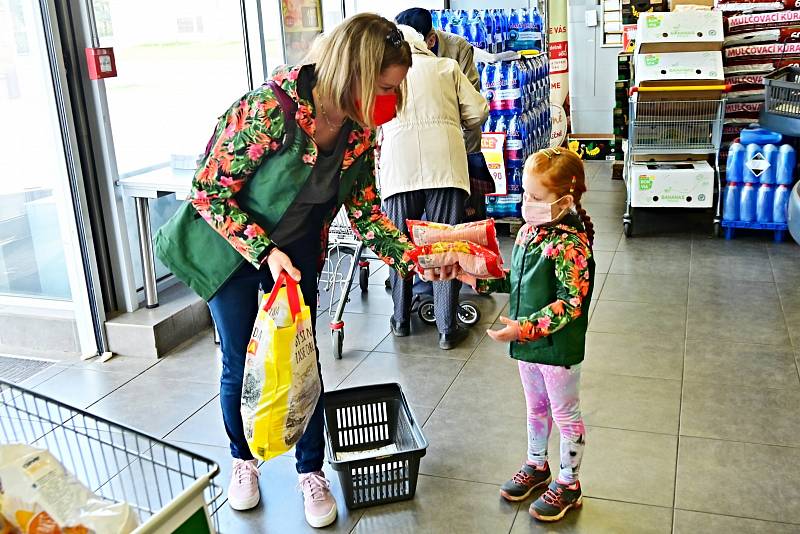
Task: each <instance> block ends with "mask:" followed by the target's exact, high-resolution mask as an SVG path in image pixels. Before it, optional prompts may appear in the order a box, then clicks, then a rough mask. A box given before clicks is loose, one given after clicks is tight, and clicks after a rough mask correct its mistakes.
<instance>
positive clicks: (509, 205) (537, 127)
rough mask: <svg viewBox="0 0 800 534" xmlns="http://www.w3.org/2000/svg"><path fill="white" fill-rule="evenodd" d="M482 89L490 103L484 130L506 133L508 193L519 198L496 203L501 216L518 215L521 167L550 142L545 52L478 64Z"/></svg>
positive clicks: (548, 95) (520, 198) (548, 90)
mask: <svg viewBox="0 0 800 534" xmlns="http://www.w3.org/2000/svg"><path fill="white" fill-rule="evenodd" d="M478 68H479V70H480V72H481V90H482V92H483V95H484V96H485V97H486V99H487V101H488V102H489V112H490V113H489V118H488V120H487V121H486V123H485V124H484V127H483V131H484V132H503V133H505V134H506V145H505V164H506V184H507V194H508V195H516V196H517V197H518V198H517V199H516V200H515V201H514V202H511V201H509V199H505V201H504V202H499V201H497V199H495V200H496V201H497V202H496V204H495V205H494V206H493V208H494V209H495V210H501V211H503V210H504V213H502V214H501V216H520V210H521V202H522V196H521V195H522V168H523V167H524V165H525V160H526V159H527V158H528V156H530V155H531V154H532V153H533V152H535V151H537V150H541V149H542V148H546V147H547V146H549V143H550V130H551V124H550V104H549V100H550V81H549V76H548V75H549V65H548V59H547V56H545V55H540V56H536V57H533V58H524V59H521V60H516V61H504V62H501V63H488V64H485V65H479V66H478Z"/></svg>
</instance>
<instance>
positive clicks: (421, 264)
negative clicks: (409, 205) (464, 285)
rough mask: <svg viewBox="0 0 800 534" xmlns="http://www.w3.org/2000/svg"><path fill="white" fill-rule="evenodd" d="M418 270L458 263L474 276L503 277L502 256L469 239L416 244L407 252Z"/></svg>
mask: <svg viewBox="0 0 800 534" xmlns="http://www.w3.org/2000/svg"><path fill="white" fill-rule="evenodd" d="M408 255H409V256H410V257H411V259H412V260H413V261H414V263H416V264H417V268H418V269H419V270H420V271H423V270H426V269H435V268H437V267H449V266H451V265H456V264H458V265H459V266H460V267H461V269H462V270H463V271H464V272H466V273H467V274H471V275H473V276H475V277H476V278H484V279H487V278H503V277H504V276H505V273H504V272H503V258H502V257H500V255H499V254H495V253H494V252H492V251H491V250H489V249H488V248H486V247H482V246H480V245H476V244H475V243H471V242H469V241H451V242H439V243H433V244H430V245H422V246H418V247H416V248H415V249H413V250H412V251H410V252H409V253H408Z"/></svg>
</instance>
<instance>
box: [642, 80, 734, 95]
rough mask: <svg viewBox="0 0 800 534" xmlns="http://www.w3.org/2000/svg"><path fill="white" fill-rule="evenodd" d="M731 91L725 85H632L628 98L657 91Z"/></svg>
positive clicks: (729, 86) (727, 85)
mask: <svg viewBox="0 0 800 534" xmlns="http://www.w3.org/2000/svg"><path fill="white" fill-rule="evenodd" d="M730 90H731V85H730V84H728V83H726V84H723V85H690V86H686V85H661V86H657V87H639V86H636V85H634V86H633V87H631V88H630V89H629V90H628V96H633V95H635V94H636V93H655V92H657V91H679V92H689V91H722V92H723V93H727V92H728V91H730Z"/></svg>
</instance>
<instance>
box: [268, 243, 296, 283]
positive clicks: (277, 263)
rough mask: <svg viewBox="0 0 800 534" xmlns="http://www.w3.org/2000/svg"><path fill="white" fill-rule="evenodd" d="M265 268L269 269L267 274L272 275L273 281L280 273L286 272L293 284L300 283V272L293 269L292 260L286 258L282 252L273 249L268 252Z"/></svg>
mask: <svg viewBox="0 0 800 534" xmlns="http://www.w3.org/2000/svg"><path fill="white" fill-rule="evenodd" d="M267 266H268V267H269V272H270V273H271V274H272V279H273V280H277V279H278V276H280V274H281V271H286V274H288V275H289V276H291V277H292V278H293V279H294V281H295V282H299V281H300V271H298V270H297V269H296V268H295V266H294V265H293V264H292V260H290V259H289V256H287V255H286V254H285V253H284V252H283V251H282V250H279V249H277V248H273V249H272V250H271V251H270V252H269V256H268V257H267Z"/></svg>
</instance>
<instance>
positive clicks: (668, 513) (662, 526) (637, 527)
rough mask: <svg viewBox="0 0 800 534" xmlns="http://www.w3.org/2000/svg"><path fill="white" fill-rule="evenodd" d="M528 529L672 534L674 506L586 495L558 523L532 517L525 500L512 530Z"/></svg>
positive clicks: (571, 533)
mask: <svg viewBox="0 0 800 534" xmlns="http://www.w3.org/2000/svg"><path fill="white" fill-rule="evenodd" d="M526 532H531V533H546V532H559V533H562V534H622V533H631V534H633V533H636V534H669V533H670V532H672V509H671V508H661V507H657V506H645V505H642V504H631V503H626V502H618V501H607V500H603V499H592V498H588V497H587V498H584V499H583V507H582V508H581V509H580V510H579V511H575V512H569V513H568V514H567V515H566V517H564V519H562V520H561V521H559V522H558V526H557V527H556V526H551V525H548V524H544V523H540V522H538V521H536V520H535V519H533V518H532V517H531V516H530V514H529V513H528V506H527V503H525V504H524V505H523V506H520V509H519V512H518V513H517V519H516V520H515V521H514V528H513V529H511V534H524V533H526Z"/></svg>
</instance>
